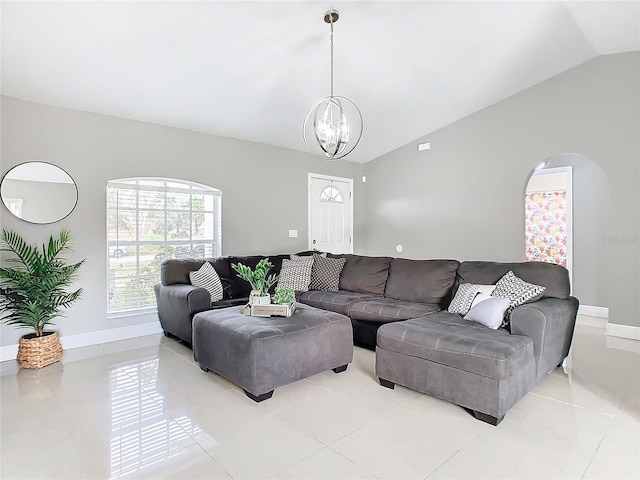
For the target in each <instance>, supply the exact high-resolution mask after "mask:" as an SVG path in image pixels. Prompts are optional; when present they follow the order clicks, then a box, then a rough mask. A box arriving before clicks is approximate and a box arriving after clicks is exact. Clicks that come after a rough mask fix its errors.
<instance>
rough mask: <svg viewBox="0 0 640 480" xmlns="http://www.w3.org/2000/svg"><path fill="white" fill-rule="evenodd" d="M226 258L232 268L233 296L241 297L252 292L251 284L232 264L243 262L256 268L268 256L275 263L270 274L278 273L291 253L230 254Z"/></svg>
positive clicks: (230, 278)
mask: <svg viewBox="0 0 640 480" xmlns="http://www.w3.org/2000/svg"><path fill="white" fill-rule="evenodd" d="M225 258H226V259H227V262H228V263H229V269H230V275H229V283H230V285H231V293H230V295H231V298H241V297H248V296H249V293H250V292H251V285H250V284H249V282H247V281H246V280H243V279H241V278H240V277H239V276H238V272H236V271H235V270H233V269H232V268H231V264H233V263H241V264H243V265H246V266H247V267H249V268H251V269H252V270H253V269H254V268H256V265H257V264H258V262H259V261H260V260H262V259H263V258H268V259H269V261H270V262H271V263H272V264H273V268H271V270H269V273H268V274H269V275H271V274H272V273H274V274H276V275H277V274H278V273H280V269H281V268H282V260H284V259H285V258H286V259H288V258H289V255H248V256H243V257H237V256H229V257H225ZM214 266H215V265H214ZM216 270H217V269H216ZM273 290H274V288H273V287H272V289H271V291H273Z"/></svg>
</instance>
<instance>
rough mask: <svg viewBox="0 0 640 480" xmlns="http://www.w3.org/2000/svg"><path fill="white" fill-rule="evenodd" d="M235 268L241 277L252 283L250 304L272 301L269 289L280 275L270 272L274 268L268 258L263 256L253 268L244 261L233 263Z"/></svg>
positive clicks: (263, 303)
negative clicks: (243, 262)
mask: <svg viewBox="0 0 640 480" xmlns="http://www.w3.org/2000/svg"><path fill="white" fill-rule="evenodd" d="M231 268H233V269H234V270H235V271H236V272H237V273H238V276H239V277H240V278H242V279H243V280H246V281H247V282H249V284H250V285H251V289H252V290H251V293H250V294H249V304H250V305H269V304H270V303H271V295H270V294H269V289H270V288H271V287H272V286H273V285H275V284H276V282H277V281H278V277H279V275H276V274H273V273H272V274H271V275H267V274H268V273H269V270H271V269H272V268H273V263H271V262H270V261H269V259H268V258H263V259H262V260H260V261H259V262H258V264H257V265H256V268H255V269H254V270H251V268H249V267H247V266H246V265H243V264H242V263H232V264H231Z"/></svg>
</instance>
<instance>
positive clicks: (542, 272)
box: [454, 261, 571, 298]
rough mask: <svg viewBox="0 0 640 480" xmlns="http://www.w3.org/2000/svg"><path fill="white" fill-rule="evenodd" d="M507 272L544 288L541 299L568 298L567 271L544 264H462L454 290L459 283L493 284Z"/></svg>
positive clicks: (480, 262)
mask: <svg viewBox="0 0 640 480" xmlns="http://www.w3.org/2000/svg"><path fill="white" fill-rule="evenodd" d="M509 270H511V271H512V272H513V273H514V274H515V275H517V276H518V277H520V278H521V279H523V280H524V281H525V282H528V283H533V284H535V285H542V286H543V287H546V290H545V291H544V293H543V295H542V298H547V297H550V298H568V297H569V295H570V292H571V287H570V284H569V272H568V271H567V269H566V268H564V267H562V266H560V265H555V264H553V263H546V262H520V263H501V262H482V261H472V262H462V263H461V264H460V266H459V267H458V274H457V278H456V288H457V285H459V284H461V283H481V284H483V285H490V284H495V283H497V282H498V280H500V279H501V278H502V277H503V276H504V274H505V273H507V272H508V271H509ZM454 293H455V292H454Z"/></svg>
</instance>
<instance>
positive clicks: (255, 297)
mask: <svg viewBox="0 0 640 480" xmlns="http://www.w3.org/2000/svg"><path fill="white" fill-rule="evenodd" d="M270 304H271V295H269V294H266V295H263V296H261V295H260V294H254V293H253V291H252V292H251V294H250V295H249V305H270Z"/></svg>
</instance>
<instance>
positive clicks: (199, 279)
mask: <svg viewBox="0 0 640 480" xmlns="http://www.w3.org/2000/svg"><path fill="white" fill-rule="evenodd" d="M189 280H191V285H193V286H195V287H202V288H204V289H205V290H207V291H208V292H209V295H210V296H211V302H217V301H219V300H222V296H223V288H222V282H221V281H220V277H219V276H218V272H216V269H215V268H213V265H211V264H210V263H209V262H204V263H203V264H202V266H201V267H200V268H199V269H198V270H196V271H195V272H189Z"/></svg>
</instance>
